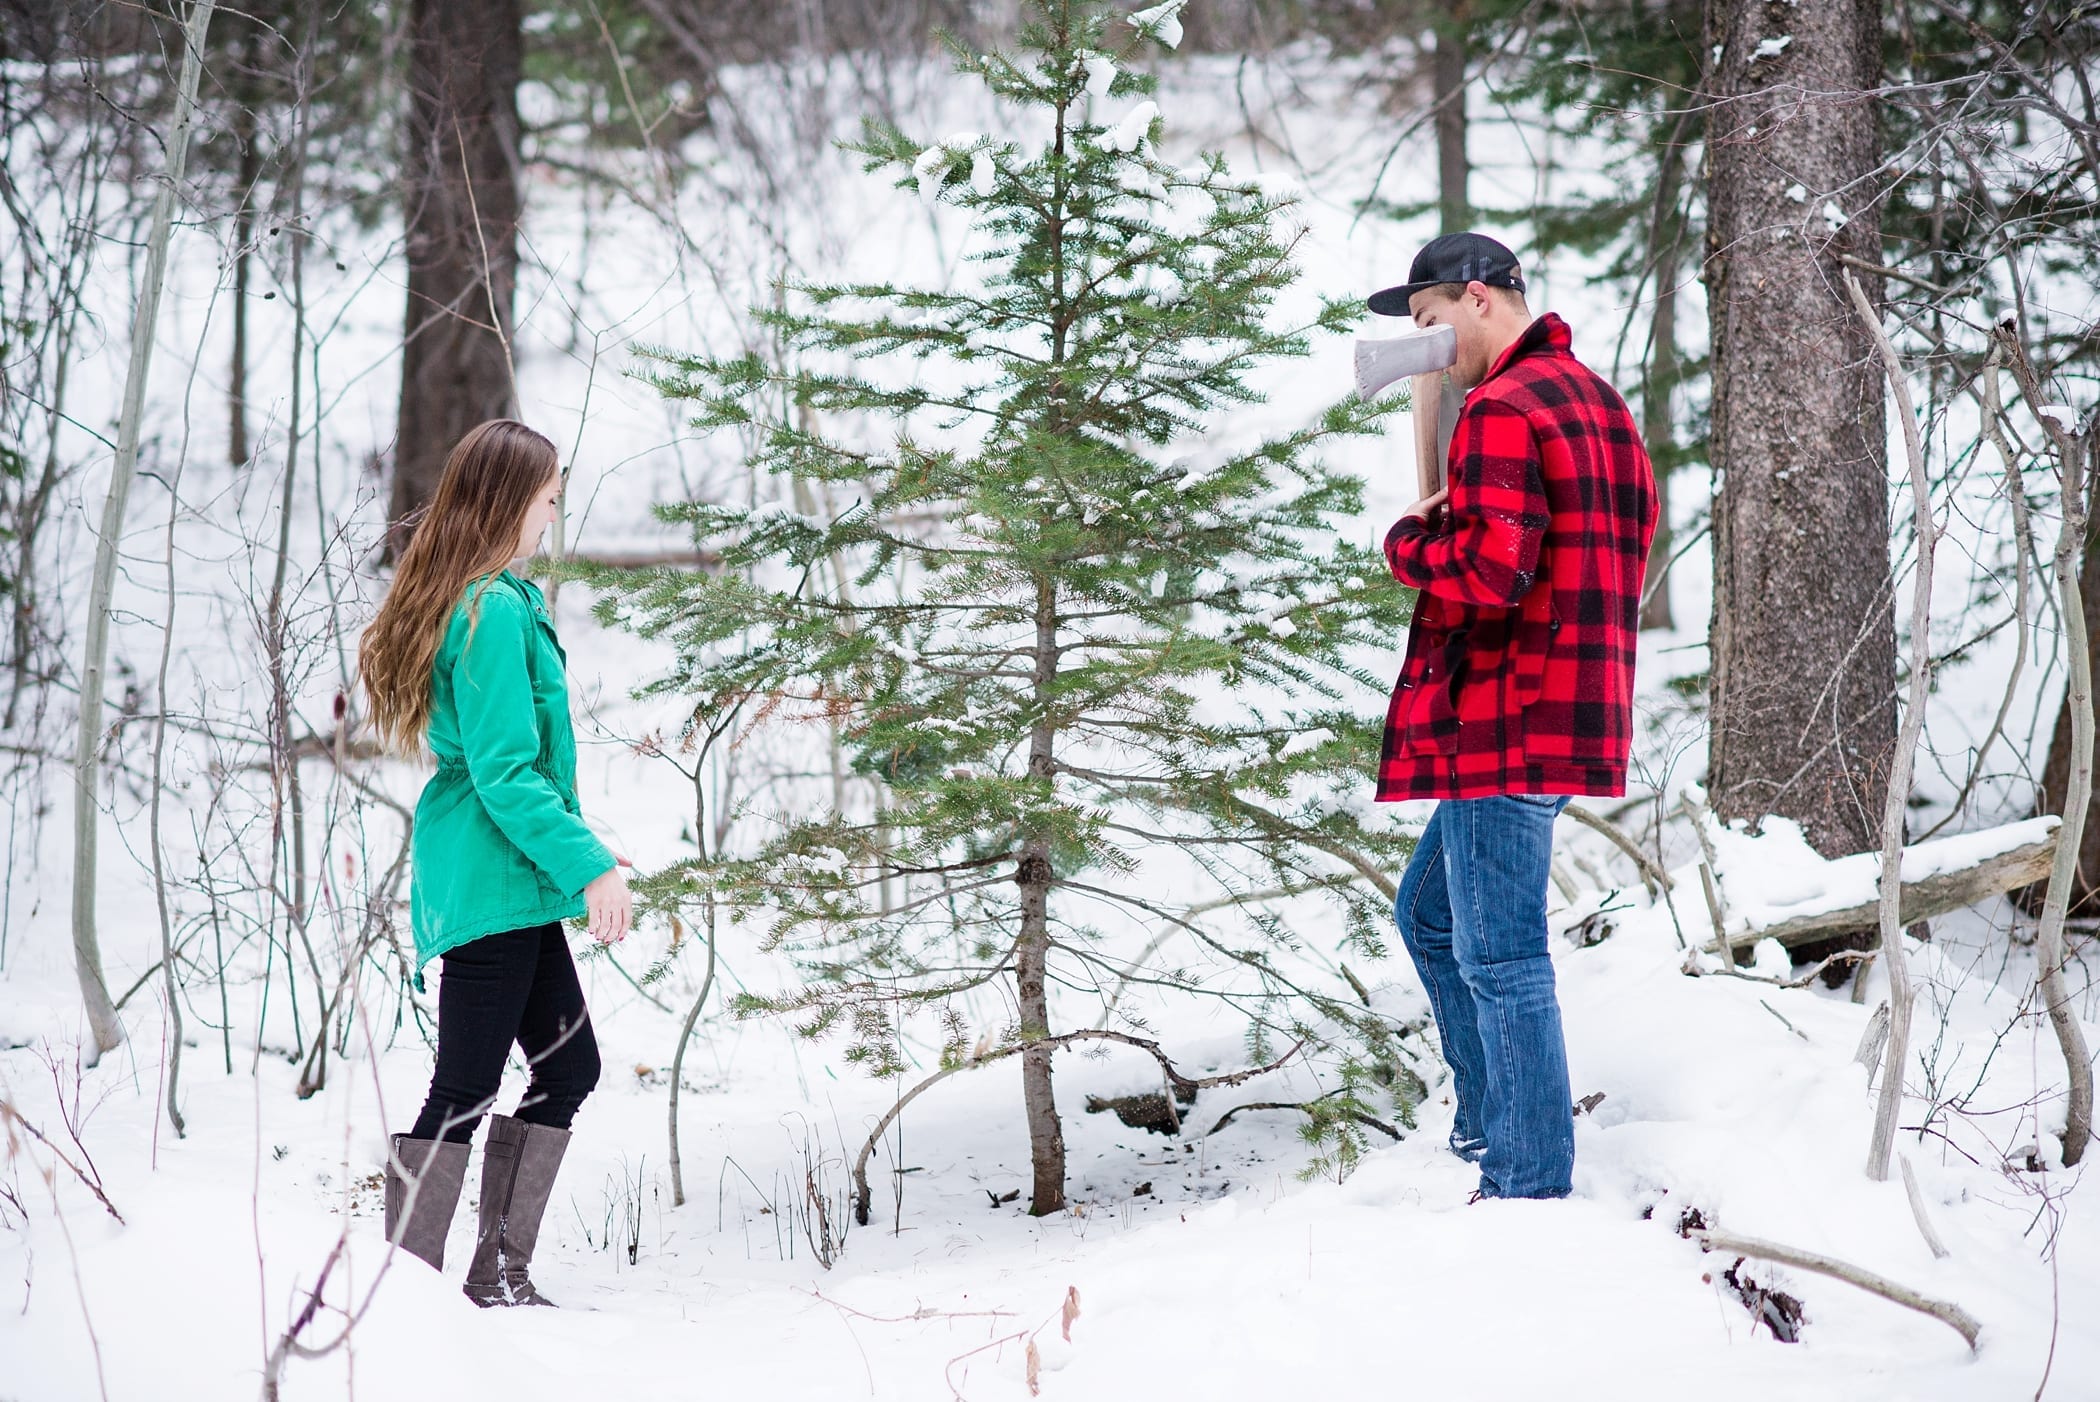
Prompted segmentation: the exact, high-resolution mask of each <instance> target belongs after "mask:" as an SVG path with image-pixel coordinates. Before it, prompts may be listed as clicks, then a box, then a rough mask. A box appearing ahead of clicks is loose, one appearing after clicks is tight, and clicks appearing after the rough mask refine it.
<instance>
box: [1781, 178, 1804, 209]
mask: <svg viewBox="0 0 2100 1402" xmlns="http://www.w3.org/2000/svg"><path fill="white" fill-rule="evenodd" d="M1786 197H1787V198H1788V199H1790V200H1792V201H1793V202H1794V203H1795V204H1806V203H1807V202H1808V187H1807V186H1806V185H1803V184H1802V183H1801V182H1800V181H1798V180H1796V181H1795V182H1794V183H1793V184H1791V185H1789V186H1787V187H1786Z"/></svg>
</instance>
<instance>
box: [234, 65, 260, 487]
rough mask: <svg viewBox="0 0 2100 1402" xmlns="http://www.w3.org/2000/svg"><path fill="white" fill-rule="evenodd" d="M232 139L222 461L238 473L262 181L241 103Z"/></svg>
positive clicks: (250, 115) (248, 110) (244, 448)
mask: <svg viewBox="0 0 2100 1402" xmlns="http://www.w3.org/2000/svg"><path fill="white" fill-rule="evenodd" d="M233 139H234V140H235V141H236V142H238V143H239V145H240V156H239V159H240V169H239V172H238V174H237V176H236V180H237V182H238V187H239V191H240V193H239V195H238V196H237V199H238V201H239V202H238V203H237V204H235V205H234V207H233V355H232V361H231V364H230V365H229V366H228V367H227V372H228V378H227V385H226V417H227V424H226V458H227V461H229V462H231V463H232V464H233V465H234V466H235V467H240V466H242V465H243V464H245V463H246V462H247V461H248V269H249V266H250V262H251V259H252V256H253V251H254V245H255V192H256V187H257V185H258V183H259V182H260V180H261V178H262V153H261V152H260V151H259V150H258V149H257V148H256V144H255V143H256V140H257V133H256V129H255V110H254V109H253V108H252V107H250V106H249V105H248V104H247V103H246V102H243V103H241V105H240V107H239V108H238V109H237V110H236V111H235V112H234V115H233Z"/></svg>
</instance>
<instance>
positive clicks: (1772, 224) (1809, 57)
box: [1705, 0, 1896, 856]
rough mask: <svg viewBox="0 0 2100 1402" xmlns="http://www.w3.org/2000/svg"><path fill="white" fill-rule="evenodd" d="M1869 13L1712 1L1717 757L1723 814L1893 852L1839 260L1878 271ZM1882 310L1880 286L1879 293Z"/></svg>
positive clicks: (1873, 37) (1871, 517)
mask: <svg viewBox="0 0 2100 1402" xmlns="http://www.w3.org/2000/svg"><path fill="white" fill-rule="evenodd" d="M1879 23H1880V9H1879V6H1878V5H1877V4H1875V3H1873V0H1839V3H1832V4H1827V5H1802V6H1798V7H1796V6H1788V5H1775V4H1768V3H1764V0H1709V3H1708V5H1707V10H1706V25H1707V34H1706V39H1707V43H1708V46H1709V49H1710V50H1712V49H1713V47H1714V46H1719V47H1718V53H1719V57H1718V59H1717V60H1715V61H1714V62H1713V64H1712V68H1711V72H1710V75H1709V92H1710V94H1711V97H1712V103H1713V105H1712V108H1711V116H1710V119H1709V120H1710V123H1711V125H1710V136H1709V141H1708V158H1707V159H1708V192H1707V207H1708V235H1707V237H1708V250H1707V254H1708V256H1707V263H1706V270H1705V275H1706V282H1707V288H1708V307H1709V313H1708V314H1709V317H1710V322H1711V345H1712V354H1713V436H1712V461H1713V467H1714V472H1715V476H1716V478H1717V480H1718V491H1717V493H1716V497H1715V504H1714V611H1713V622H1712V630H1711V637H1712V648H1713V653H1712V661H1713V671H1712V699H1713V711H1712V751H1711V767H1710V770H1709V774H1708V784H1709V788H1710V789H1711V791H1712V794H1713V800H1714V806H1715V808H1716V810H1717V811H1718V812H1719V813H1720V815H1721V816H1722V817H1723V818H1750V819H1755V818H1758V817H1760V816H1762V815H1764V814H1768V813H1772V814H1778V815H1781V816H1784V817H1788V818H1793V819H1796V820H1798V821H1799V822H1800V823H1801V825H1802V827H1803V828H1804V829H1805V830H1806V832H1807V835H1808V839H1809V841H1810V842H1811V843H1812V844H1813V845H1814V846H1815V847H1816V849H1817V850H1818V851H1820V852H1822V853H1823V854H1824V855H1825V856H1837V855H1839V854H1841V853H1845V852H1853V851H1860V850H1863V849H1869V848H1873V847H1876V846H1878V845H1879V838H1880V832H1879V829H1880V816H1881V811H1882V804H1883V795H1884V793H1885V792H1886V785H1887V774H1888V764H1889V761H1890V756H1891V753H1892V750H1893V748H1894V744H1895V739H1896V706H1895V685H1896V682H1895V677H1896V655H1895V652H1896V649H1895V617H1894V612H1895V611H1894V601H1893V596H1892V592H1891V586H1890V574H1889V547H1888V529H1889V527H1888V486H1887V468H1886V462H1885V458H1886V452H1887V442H1888V435H1887V428H1886V422H1885V419H1884V416H1883V406H1882V400H1883V393H1882V386H1881V384H1880V367H1879V365H1878V364H1877V363H1876V361H1875V352H1874V344H1873V341H1872V339H1871V337H1870V335H1869V333H1868V330H1867V328H1866V327H1864V326H1862V325H1861V324H1860V322H1859V318H1858V317H1857V316H1856V315H1855V314H1854V313H1853V311H1852V309H1851V306H1850V304H1849V303H1848V301H1847V299H1846V295H1845V291H1844V284H1843V281H1842V277H1841V275H1842V272H1843V268H1842V265H1841V263H1840V261H1839V260H1840V257H1841V255H1851V256H1853V257H1857V258H1861V259H1864V260H1866V261H1868V262H1872V263H1879V262H1880V261H1881V251H1880V223H1881V220H1880V211H1879V208H1878V206H1877V204H1876V200H1877V199H1878V193H1877V192H1878V189H1879V186H1878V184H1877V182H1876V181H1875V180H1874V179H1872V178H1871V173H1872V172H1873V170H1874V169H1875V167H1876V165H1877V164H1878V161H1879V155H1880V134H1879V130H1878V127H1877V124H1876V119H1875V109H1874V100H1873V99H1872V98H1869V97H1867V96H1865V90H1867V89H1871V88H1872V87H1873V86H1874V85H1875V84H1876V83H1877V82H1878V81H1879V78H1880V73H1881V61H1880V49H1879V42H1880V41H1879ZM1867 290H1868V292H1869V294H1870V295H1873V296H1877V297H1878V291H1879V290H1878V288H1877V287H1874V286H1869V288H1868V289H1867Z"/></svg>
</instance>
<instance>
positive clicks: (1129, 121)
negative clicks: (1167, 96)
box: [1101, 101, 1159, 151]
mask: <svg viewBox="0 0 2100 1402" xmlns="http://www.w3.org/2000/svg"><path fill="white" fill-rule="evenodd" d="M1158 120H1159V104H1158V103H1156V102H1151V101H1146V102H1140V103H1139V104H1138V105H1137V106H1135V107H1133V108H1131V109H1130V111H1129V112H1127V113H1125V114H1124V116H1123V119H1122V120H1121V121H1119V122H1117V123H1116V124H1115V125H1114V126H1113V127H1111V128H1109V129H1108V130H1107V131H1106V132H1104V133H1102V136H1101V145H1102V147H1103V148H1104V149H1106V150H1109V151H1135V150H1137V149H1138V144H1139V143H1140V142H1142V141H1143V140H1144V139H1145V136H1146V133H1148V132H1150V131H1151V130H1152V124H1153V123H1154V122H1156V121H1158Z"/></svg>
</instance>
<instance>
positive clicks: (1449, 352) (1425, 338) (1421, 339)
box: [1356, 326, 1459, 497]
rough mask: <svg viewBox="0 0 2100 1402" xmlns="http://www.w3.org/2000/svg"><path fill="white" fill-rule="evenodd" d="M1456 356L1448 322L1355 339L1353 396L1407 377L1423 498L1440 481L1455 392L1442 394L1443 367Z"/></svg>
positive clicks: (1454, 336)
mask: <svg viewBox="0 0 2100 1402" xmlns="http://www.w3.org/2000/svg"><path fill="white" fill-rule="evenodd" d="M1457 359H1458V331H1457V330H1456V328H1454V327H1450V326H1431V327H1427V328H1425V329H1423V330H1420V331H1410V332H1408V333H1406V334H1405V335H1402V336H1392V337H1388V338H1386V339H1384V340H1378V341H1358V342H1357V343H1356V393H1357V395H1358V397H1359V398H1363V399H1371V398H1374V397H1375V396H1376V395H1377V394H1378V393H1379V392H1380V391H1381V390H1383V389H1385V388H1386V387H1387V386H1389V385H1391V384H1392V383H1394V382H1395V381H1396V380H1400V379H1403V378H1406V379H1411V380H1412V381H1413V386H1412V390H1413V398H1414V420H1415V476H1416V479H1417V482H1418V483H1419V485H1420V487H1421V494H1422V496H1424V497H1428V496H1433V495H1435V494H1436V492H1437V491H1439V490H1440V489H1441V488H1442V487H1443V485H1444V458H1445V456H1446V454H1448V453H1449V452H1450V451H1451V434H1452V431H1453V430H1454V429H1456V428H1457V427H1458V401H1459V396H1457V395H1455V394H1445V393H1444V371H1445V370H1447V369H1449V368H1450V367H1451V366H1452V365H1453V364H1454V363H1455V362H1456V361H1457Z"/></svg>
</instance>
